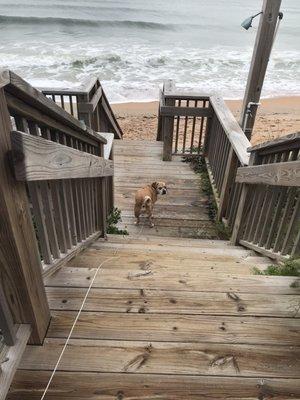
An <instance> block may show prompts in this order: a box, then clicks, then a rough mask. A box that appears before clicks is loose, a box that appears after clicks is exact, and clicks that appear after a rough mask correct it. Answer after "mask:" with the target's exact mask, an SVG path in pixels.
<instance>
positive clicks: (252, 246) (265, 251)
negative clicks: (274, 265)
mask: <svg viewBox="0 0 300 400" xmlns="http://www.w3.org/2000/svg"><path fill="white" fill-rule="evenodd" d="M240 244H241V245H242V246H245V247H248V248H249V249H252V250H254V251H257V252H258V253H261V254H263V255H264V256H266V257H269V258H272V259H274V260H277V261H285V260H287V259H288V257H285V256H283V255H281V254H280V253H279V252H274V251H273V250H268V249H266V248H264V247H262V246H258V245H257V244H254V243H252V242H249V241H247V240H243V239H241V240H240Z"/></svg>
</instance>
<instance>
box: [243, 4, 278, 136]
mask: <svg viewBox="0 0 300 400" xmlns="http://www.w3.org/2000/svg"><path fill="white" fill-rule="evenodd" d="M280 4H281V0H264V3H263V8H262V14H261V17H260V20H259V27H258V31H257V35H256V40H255V46H254V50H253V54H252V61H251V66H250V71H249V75H248V81H247V86H246V91H245V95H244V100H243V106H242V111H241V117H240V121H239V123H240V126H241V127H242V128H243V130H244V132H245V134H246V136H247V138H248V139H251V135H252V130H253V125H254V122H255V117H256V111H257V107H258V105H259V99H260V95H261V90H262V86H263V83H264V78H265V74H266V70H267V66H268V62H269V58H270V54H271V50H272V47H273V41H274V38H275V32H276V25H277V20H278V16H279V10H280ZM281 17H282V16H281Z"/></svg>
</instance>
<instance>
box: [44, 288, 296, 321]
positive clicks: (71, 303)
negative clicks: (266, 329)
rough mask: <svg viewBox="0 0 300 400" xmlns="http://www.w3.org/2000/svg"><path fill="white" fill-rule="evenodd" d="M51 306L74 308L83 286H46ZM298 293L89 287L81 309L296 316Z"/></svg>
mask: <svg viewBox="0 0 300 400" xmlns="http://www.w3.org/2000/svg"><path fill="white" fill-rule="evenodd" d="M46 293H47V298H48V301H49V305H50V308H51V309H53V310H65V311H78V310H79V308H80V306H81V304H82V300H83V298H84V296H85V294H86V288H67V287H47V288H46ZM299 302H300V300H299V296H298V295H277V294H264V293H262V294H260V293H255V294H253V293H239V294H238V295H237V294H236V293H235V292H227V293H222V292H220V293H218V292H212V293H209V292H184V291H176V290H169V291H164V290H152V289H144V290H143V291H141V290H140V289H101V288H95V289H92V290H91V291H90V293H89V296H88V298H87V301H86V303H85V306H84V311H102V312H123V313H145V314H153V313H156V314H194V315H233V316H265V317H282V318H300V313H299Z"/></svg>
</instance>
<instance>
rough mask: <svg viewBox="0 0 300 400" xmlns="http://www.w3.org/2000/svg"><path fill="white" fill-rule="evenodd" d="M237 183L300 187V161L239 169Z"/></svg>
mask: <svg viewBox="0 0 300 400" xmlns="http://www.w3.org/2000/svg"><path fill="white" fill-rule="evenodd" d="M236 182H240V183H247V184H265V185H273V186H297V187H298V186H300V161H289V162H283V163H274V164H265V165H253V166H251V167H241V168H238V169H237V175H236Z"/></svg>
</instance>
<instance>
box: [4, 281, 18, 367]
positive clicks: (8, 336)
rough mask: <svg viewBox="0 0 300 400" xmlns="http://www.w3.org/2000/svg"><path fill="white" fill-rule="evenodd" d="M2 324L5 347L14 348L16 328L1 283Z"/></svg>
mask: <svg viewBox="0 0 300 400" xmlns="http://www.w3.org/2000/svg"><path fill="white" fill-rule="evenodd" d="M0 322H1V336H2V338H1V339H2V340H1V342H3V343H4V344H5V345H7V346H13V345H14V344H15V342H16V334H15V326H14V321H13V319H12V316H11V313H10V310H9V307H8V304H7V301H6V298H5V295H4V291H3V288H2V286H1V282H0ZM1 342H0V356H1V347H2V346H1V345H2V343H1ZM1 358H2V357H0V373H1Z"/></svg>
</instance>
